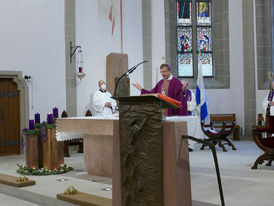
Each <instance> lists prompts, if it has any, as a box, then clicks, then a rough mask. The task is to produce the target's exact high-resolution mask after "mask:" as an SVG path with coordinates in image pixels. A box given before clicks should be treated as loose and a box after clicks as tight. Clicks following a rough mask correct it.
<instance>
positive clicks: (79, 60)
mask: <svg viewBox="0 0 274 206" xmlns="http://www.w3.org/2000/svg"><path fill="white" fill-rule="evenodd" d="M77 49H78V51H77ZM76 51H77V56H76V59H77V62H76V67H77V69H76V70H77V71H76V77H77V78H78V79H80V80H82V79H83V78H84V77H85V76H86V74H85V73H83V51H82V48H81V46H79V45H78V46H72V41H70V63H72V57H73V55H74V54H75V52H76Z"/></svg>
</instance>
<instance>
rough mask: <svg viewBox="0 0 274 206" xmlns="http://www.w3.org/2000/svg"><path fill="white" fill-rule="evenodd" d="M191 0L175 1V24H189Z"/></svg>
mask: <svg viewBox="0 0 274 206" xmlns="http://www.w3.org/2000/svg"><path fill="white" fill-rule="evenodd" d="M191 23H192V22H191V2H190V1H183V2H182V1H180V2H179V1H178V2H177V25H191Z"/></svg>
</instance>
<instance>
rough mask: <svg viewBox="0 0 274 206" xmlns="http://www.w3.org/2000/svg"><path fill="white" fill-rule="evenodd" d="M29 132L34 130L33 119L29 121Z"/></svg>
mask: <svg viewBox="0 0 274 206" xmlns="http://www.w3.org/2000/svg"><path fill="white" fill-rule="evenodd" d="M29 130H34V120H33V119H30V120H29Z"/></svg>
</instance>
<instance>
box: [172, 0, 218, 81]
mask: <svg viewBox="0 0 274 206" xmlns="http://www.w3.org/2000/svg"><path fill="white" fill-rule="evenodd" d="M192 3H193V4H192ZM194 3H195V4H194ZM192 6H194V7H195V8H192ZM176 8H177V68H178V75H179V77H193V76H194V70H193V69H194V66H195V65H198V64H200V65H201V68H202V72H203V75H204V76H207V77H212V76H213V48H212V45H213V43H212V2H211V0H177V1H176ZM191 10H194V11H196V12H191ZM194 13H195V14H194ZM193 22H196V24H193ZM193 25H196V26H195V27H194V26H193ZM193 31H196V35H197V36H196V37H195V36H194V37H195V38H194V37H193ZM193 45H196V46H193ZM194 54H196V55H194ZM196 56H197V57H196ZM193 59H194V60H195V62H194V63H193Z"/></svg>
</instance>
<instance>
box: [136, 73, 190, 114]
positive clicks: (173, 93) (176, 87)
mask: <svg viewBox="0 0 274 206" xmlns="http://www.w3.org/2000/svg"><path fill="white" fill-rule="evenodd" d="M163 83H164V80H163V79H162V80H160V81H159V82H158V83H157V84H156V86H155V87H154V88H153V89H152V90H150V91H148V90H146V89H142V91H141V94H153V93H161V91H162V85H163ZM182 87H183V85H182V84H181V82H180V80H179V79H177V78H174V77H173V78H172V79H171V80H170V83H169V87H168V97H170V98H172V99H176V100H177V101H180V102H181V103H182V107H181V108H180V109H173V108H171V109H168V116H178V115H179V116H187V115H188V112H187V101H186V99H185V98H184V96H183V91H182Z"/></svg>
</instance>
